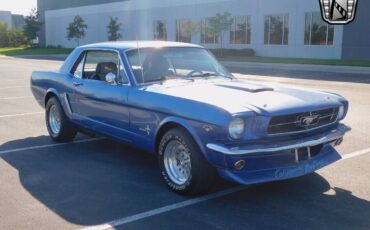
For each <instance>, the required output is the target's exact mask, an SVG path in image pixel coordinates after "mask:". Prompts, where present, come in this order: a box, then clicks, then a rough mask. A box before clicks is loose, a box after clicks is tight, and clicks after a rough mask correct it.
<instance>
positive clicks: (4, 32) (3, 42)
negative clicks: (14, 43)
mask: <svg viewBox="0 0 370 230" xmlns="http://www.w3.org/2000/svg"><path fill="white" fill-rule="evenodd" d="M7 46H9V38H8V26H7V25H6V24H5V23H2V22H0V47H7Z"/></svg>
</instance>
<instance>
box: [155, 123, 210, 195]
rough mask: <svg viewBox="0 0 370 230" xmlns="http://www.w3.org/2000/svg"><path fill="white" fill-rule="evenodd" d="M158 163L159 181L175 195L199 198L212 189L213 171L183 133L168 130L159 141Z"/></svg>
mask: <svg viewBox="0 0 370 230" xmlns="http://www.w3.org/2000/svg"><path fill="white" fill-rule="evenodd" d="M158 160H159V167H160V170H161V174H162V178H163V179H164V181H165V183H166V184H167V185H168V186H169V187H170V188H171V189H172V190H174V191H175V192H178V193H181V194H189V195H190V194H200V193H204V192H206V191H207V190H209V189H210V187H211V186H212V183H213V181H214V177H215V169H214V168H213V167H212V166H211V165H210V164H209V163H208V162H207V161H206V159H205V158H204V156H203V154H202V153H201V151H200V149H199V147H198V145H197V144H196V143H195V141H194V140H193V138H192V137H191V136H190V135H189V134H188V132H186V131H185V130H183V129H180V128H176V129H171V130H169V131H168V132H167V133H166V134H165V135H164V136H163V137H162V140H161V142H160V144H159V147H158Z"/></svg>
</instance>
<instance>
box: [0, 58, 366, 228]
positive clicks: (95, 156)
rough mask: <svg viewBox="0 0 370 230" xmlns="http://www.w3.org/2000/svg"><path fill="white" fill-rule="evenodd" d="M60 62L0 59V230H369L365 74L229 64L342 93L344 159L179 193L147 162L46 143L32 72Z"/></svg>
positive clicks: (87, 142) (94, 143)
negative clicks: (274, 178) (264, 179)
mask: <svg viewBox="0 0 370 230" xmlns="http://www.w3.org/2000/svg"><path fill="white" fill-rule="evenodd" d="M61 64H62V62H61V61H51V60H37V59H22V58H9V57H0V181H1V182H0V183H1V185H0V229H40V230H41V229H81V228H82V229H83V228H88V227H90V228H92V229H109V228H116V229H272V228H273V229H310V230H311V229H366V230H367V229H370V182H369V181H370V167H369V165H370V135H369V130H370V121H369V119H368V117H369V114H370V73H369V74H366V73H365V74H358V73H357V74H351V73H334V72H323V71H304V70H289V69H281V68H280V69H278V68H273V67H271V68H266V67H258V66H257V67H256V66H255V67H240V66H239V67H235V66H234V67H233V66H230V68H229V69H230V70H231V71H232V72H234V73H235V75H236V76H237V77H239V78H241V79H244V80H250V81H259V82H260V81H262V82H266V81H267V82H271V83H274V84H289V85H293V86H297V87H303V88H310V89H319V90H326V91H331V92H335V93H339V94H341V95H343V96H345V97H346V98H347V99H348V100H349V102H350V111H349V114H348V116H347V118H346V119H345V120H344V123H346V124H348V125H350V126H351V127H352V132H350V133H349V134H348V135H347V136H346V138H345V141H344V142H343V144H342V145H341V146H339V147H338V150H339V151H340V152H341V154H342V155H343V157H344V159H343V160H341V161H339V162H337V163H335V164H333V165H330V166H328V167H326V168H324V169H321V170H319V171H318V172H317V173H314V174H311V175H308V176H304V177H301V178H296V179H293V180H287V181H280V182H273V183H267V184H261V185H253V186H239V185H236V184H232V183H229V182H226V181H223V180H221V179H220V180H219V181H218V182H217V184H216V186H215V187H214V188H213V189H212V191H211V192H210V194H208V195H205V196H202V197H185V196H180V195H177V194H175V193H173V192H172V191H170V190H169V189H167V187H166V185H165V184H164V183H163V182H162V181H161V179H160V175H159V170H158V168H157V159H156V157H155V156H153V155H150V154H148V153H145V152H142V151H140V150H137V149H135V148H132V147H129V146H126V145H122V144H120V143H117V142H114V141H110V140H107V139H104V138H103V139H102V138H99V137H97V138H91V137H87V136H84V135H79V136H78V137H77V139H76V140H77V141H76V142H75V143H70V144H55V143H53V142H52V141H51V139H50V138H49V137H48V134H47V131H46V127H45V121H44V113H43V110H42V108H41V107H40V106H39V105H38V104H37V103H36V101H35V100H34V98H33V97H32V94H31V91H30V85H29V82H30V75H31V72H32V71H33V70H55V69H58V68H59V66H60V65H61Z"/></svg>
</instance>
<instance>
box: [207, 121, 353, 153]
mask: <svg viewBox="0 0 370 230" xmlns="http://www.w3.org/2000/svg"><path fill="white" fill-rule="evenodd" d="M350 130H351V128H350V127H349V126H346V125H344V124H339V125H338V127H337V128H336V129H333V130H331V131H329V132H327V133H324V134H322V135H319V136H316V137H309V138H303V139H301V140H298V141H291V142H288V143H285V144H283V145H279V144H276V145H272V146H264V147H263V148H251V147H242V148H239V147H233V148H228V147H226V146H223V145H219V144H213V143H209V144H207V148H208V149H210V150H213V151H216V152H219V153H222V154H225V155H251V154H258V153H273V152H280V151H285V150H294V149H299V148H305V147H312V146H316V145H320V144H325V143H330V142H336V141H338V140H341V139H342V138H343V136H344V135H345V134H346V132H348V131H350Z"/></svg>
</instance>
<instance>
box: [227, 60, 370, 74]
mask: <svg viewBox="0 0 370 230" xmlns="http://www.w3.org/2000/svg"><path fill="white" fill-rule="evenodd" d="M221 63H222V64H223V65H225V66H226V67H237V68H261V69H279V70H300V71H314V72H331V73H352V74H368V75H369V76H370V67H357V66H335V65H308V64H280V63H258V62H230V61H222V62H221Z"/></svg>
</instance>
